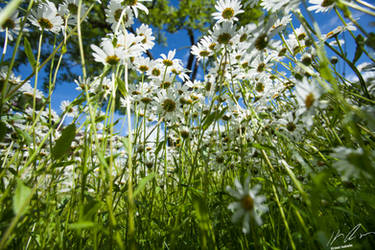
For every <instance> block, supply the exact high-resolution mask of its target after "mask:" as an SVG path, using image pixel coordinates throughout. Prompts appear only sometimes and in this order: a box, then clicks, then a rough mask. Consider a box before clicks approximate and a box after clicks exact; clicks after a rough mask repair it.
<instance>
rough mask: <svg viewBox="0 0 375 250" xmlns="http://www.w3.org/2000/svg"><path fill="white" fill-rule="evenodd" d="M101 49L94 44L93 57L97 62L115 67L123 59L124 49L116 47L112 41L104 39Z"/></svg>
mask: <svg viewBox="0 0 375 250" xmlns="http://www.w3.org/2000/svg"><path fill="white" fill-rule="evenodd" d="M101 47H102V48H99V47H98V46H96V45H94V44H92V45H91V49H92V50H93V51H94V53H93V56H94V59H95V61H97V62H101V63H103V64H104V65H111V66H114V65H116V64H118V63H119V62H120V60H122V59H123V55H124V53H123V49H122V48H121V47H116V48H115V47H114V46H113V44H112V41H111V40H110V39H104V40H103V42H102V43H101Z"/></svg>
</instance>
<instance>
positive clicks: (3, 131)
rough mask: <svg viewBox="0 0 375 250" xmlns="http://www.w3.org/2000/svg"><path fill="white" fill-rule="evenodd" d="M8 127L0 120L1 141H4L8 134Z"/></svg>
mask: <svg viewBox="0 0 375 250" xmlns="http://www.w3.org/2000/svg"><path fill="white" fill-rule="evenodd" d="M7 131H8V128H7V126H6V125H5V123H4V122H2V121H0V142H2V141H3V139H4V137H5V135H6V134H7Z"/></svg>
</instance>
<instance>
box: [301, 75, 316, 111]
mask: <svg viewBox="0 0 375 250" xmlns="http://www.w3.org/2000/svg"><path fill="white" fill-rule="evenodd" d="M296 95H297V100H298V103H299V105H300V107H301V108H303V109H304V110H306V111H308V110H312V109H313V108H314V107H316V106H317V105H318V104H319V102H318V99H319V97H320V89H318V87H317V83H316V84H311V83H309V82H308V81H307V79H306V78H303V81H302V82H298V84H297V86H296Z"/></svg>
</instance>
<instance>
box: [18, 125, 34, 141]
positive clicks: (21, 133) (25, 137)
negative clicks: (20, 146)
mask: <svg viewBox="0 0 375 250" xmlns="http://www.w3.org/2000/svg"><path fill="white" fill-rule="evenodd" d="M15 130H16V131H17V133H18V135H19V136H21V137H22V139H23V140H24V143H26V145H30V144H31V142H32V141H33V139H32V138H31V136H30V135H29V134H28V133H27V132H26V131H25V130H22V129H19V128H16V127H15Z"/></svg>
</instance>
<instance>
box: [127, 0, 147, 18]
mask: <svg viewBox="0 0 375 250" xmlns="http://www.w3.org/2000/svg"><path fill="white" fill-rule="evenodd" d="M141 2H151V0H125V1H123V3H122V4H123V5H125V6H129V7H130V8H132V9H133V11H134V15H135V17H138V9H140V10H143V11H144V12H146V14H148V9H147V7H146V6H144V5H143V4H142V3H141Z"/></svg>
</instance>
